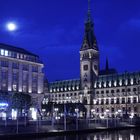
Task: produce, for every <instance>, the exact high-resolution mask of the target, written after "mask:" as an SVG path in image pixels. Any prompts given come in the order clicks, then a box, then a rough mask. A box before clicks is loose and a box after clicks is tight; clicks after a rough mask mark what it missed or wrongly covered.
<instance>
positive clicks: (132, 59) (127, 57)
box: [0, 0, 140, 81]
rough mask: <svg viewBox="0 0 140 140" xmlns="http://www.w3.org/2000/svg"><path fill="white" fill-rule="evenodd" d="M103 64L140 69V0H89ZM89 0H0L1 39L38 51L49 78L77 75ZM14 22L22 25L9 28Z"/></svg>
mask: <svg viewBox="0 0 140 140" xmlns="http://www.w3.org/2000/svg"><path fill="white" fill-rule="evenodd" d="M91 9H92V18H93V21H94V27H95V34H96V38H97V41H98V44H99V48H100V65H101V68H104V65H105V58H106V56H108V58H109V64H110V66H111V67H115V68H116V69H117V70H118V71H119V72H124V71H125V70H127V71H138V70H139V69H140V0H91ZM86 16H87V0H0V42H1V43H8V44H11V45H15V46H18V47H23V48H25V49H27V50H29V51H32V52H34V53H36V54H38V55H39V56H40V58H41V60H42V61H43V62H44V63H45V73H46V76H47V78H48V80H49V81H54V80H62V79H70V78H79V71H80V69H79V49H80V47H81V44H82V39H83V34H84V22H85V19H86ZM8 21H14V22H16V23H17V24H18V30H17V31H15V32H8V31H7V30H6V29H5V24H6V23H7V22H8Z"/></svg>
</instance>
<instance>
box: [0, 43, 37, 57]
mask: <svg viewBox="0 0 140 140" xmlns="http://www.w3.org/2000/svg"><path fill="white" fill-rule="evenodd" d="M0 49H4V50H9V51H13V52H19V53H22V54H28V55H32V56H35V57H38V56H37V55H35V54H33V53H31V52H29V51H27V50H25V49H23V48H18V47H15V46H12V45H8V44H4V43H0Z"/></svg>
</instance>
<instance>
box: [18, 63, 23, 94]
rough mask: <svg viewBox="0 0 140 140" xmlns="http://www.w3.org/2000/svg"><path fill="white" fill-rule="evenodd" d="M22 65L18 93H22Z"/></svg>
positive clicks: (20, 66)
mask: <svg viewBox="0 0 140 140" xmlns="http://www.w3.org/2000/svg"><path fill="white" fill-rule="evenodd" d="M22 74H23V73H22V64H21V63H20V64H19V75H18V76H19V82H18V91H19V92H22Z"/></svg>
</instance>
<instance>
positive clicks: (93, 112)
mask: <svg viewBox="0 0 140 140" xmlns="http://www.w3.org/2000/svg"><path fill="white" fill-rule="evenodd" d="M91 113H92V115H93V117H94V120H95V125H96V116H95V109H91Z"/></svg>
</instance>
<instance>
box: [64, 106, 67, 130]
mask: <svg viewBox="0 0 140 140" xmlns="http://www.w3.org/2000/svg"><path fill="white" fill-rule="evenodd" d="M64 130H65V131H66V130H67V119H66V104H64Z"/></svg>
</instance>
